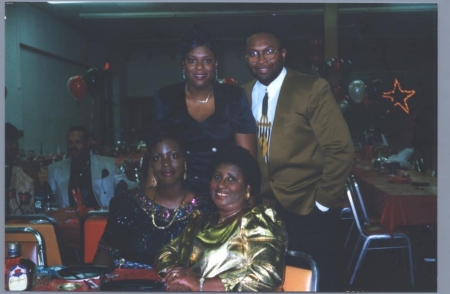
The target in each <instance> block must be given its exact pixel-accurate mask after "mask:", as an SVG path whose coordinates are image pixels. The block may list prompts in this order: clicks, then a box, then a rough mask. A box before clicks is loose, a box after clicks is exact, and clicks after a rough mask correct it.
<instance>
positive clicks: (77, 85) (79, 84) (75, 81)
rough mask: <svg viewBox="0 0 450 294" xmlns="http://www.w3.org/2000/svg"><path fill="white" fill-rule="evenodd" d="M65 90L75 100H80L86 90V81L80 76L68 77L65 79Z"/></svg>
mask: <svg viewBox="0 0 450 294" xmlns="http://www.w3.org/2000/svg"><path fill="white" fill-rule="evenodd" d="M67 90H69V93H70V94H71V95H72V96H73V97H74V98H75V99H76V100H81V99H83V98H84V96H85V95H86V92H87V87H86V82H85V81H84V79H83V77H82V76H73V77H70V78H69V80H68V81H67Z"/></svg>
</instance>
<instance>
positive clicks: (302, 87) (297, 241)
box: [244, 32, 354, 291]
mask: <svg viewBox="0 0 450 294" xmlns="http://www.w3.org/2000/svg"><path fill="white" fill-rule="evenodd" d="M245 58H246V61H247V65H248V68H249V69H250V72H251V73H252V75H253V76H254V77H255V78H256V80H253V81H251V82H250V83H248V84H246V85H244V88H245V89H246V91H247V97H248V98H249V102H250V104H251V106H252V112H253V115H254V117H255V120H256V122H257V128H258V130H257V133H258V147H259V148H258V162H259V164H260V167H261V172H262V177H263V184H262V190H261V196H262V201H263V202H264V203H266V204H269V205H272V206H273V207H275V209H276V211H277V212H278V214H279V215H280V217H281V218H282V219H283V220H284V221H285V223H286V227H287V231H288V236H289V245H288V246H289V249H291V250H301V251H304V252H307V253H309V254H310V255H312V257H313V258H314V259H315V260H316V262H317V263H318V267H319V270H320V274H321V276H320V279H319V280H320V281H321V283H320V286H319V290H320V291H335V290H336V277H335V276H334V274H333V272H334V271H333V247H332V246H333V239H334V238H333V231H334V230H333V221H334V220H335V217H334V216H335V211H336V209H334V208H335V207H336V205H337V204H338V202H339V201H340V200H341V199H342V196H343V193H344V185H345V181H346V178H347V176H348V175H349V173H350V168H351V164H352V160H353V156H354V147H353V143H352V138H351V136H350V132H349V130H348V126H347V123H346V121H345V119H344V118H343V116H342V113H341V111H340V109H339V107H338V106H337V104H336V102H335V99H334V97H333V94H332V92H331V91H330V86H329V84H328V83H327V81H325V80H324V79H322V78H319V77H316V76H310V75H306V74H302V73H300V72H297V71H294V70H291V69H287V68H285V67H284V60H285V58H286V49H285V48H284V47H283V45H282V44H281V42H280V39H279V38H278V37H277V36H276V35H275V34H273V33H267V32H259V33H256V34H253V35H251V36H250V37H248V38H247V41H246V48H245Z"/></svg>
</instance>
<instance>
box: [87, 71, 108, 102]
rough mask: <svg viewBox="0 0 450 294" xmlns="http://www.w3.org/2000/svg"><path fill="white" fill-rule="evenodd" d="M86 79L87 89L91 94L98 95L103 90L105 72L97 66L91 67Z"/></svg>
mask: <svg viewBox="0 0 450 294" xmlns="http://www.w3.org/2000/svg"><path fill="white" fill-rule="evenodd" d="M84 79H85V81H86V85H87V90H88V92H89V94H90V95H92V96H96V95H97V94H99V93H100V92H101V91H102V90H103V80H104V75H103V73H102V72H101V71H100V70H99V69H97V68H90V69H88V70H87V71H86V74H85V75H84Z"/></svg>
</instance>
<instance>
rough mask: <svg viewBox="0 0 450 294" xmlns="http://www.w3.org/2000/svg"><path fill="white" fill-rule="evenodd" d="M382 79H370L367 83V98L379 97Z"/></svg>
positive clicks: (373, 99)
mask: <svg viewBox="0 0 450 294" xmlns="http://www.w3.org/2000/svg"><path fill="white" fill-rule="evenodd" d="M382 87H383V81H382V80H380V79H376V80H373V81H371V82H370V83H369V84H368V85H367V89H366V94H367V96H368V98H369V99H370V100H372V101H375V100H378V99H381V96H382V95H383V89H382Z"/></svg>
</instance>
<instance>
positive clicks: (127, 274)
mask: <svg viewBox="0 0 450 294" xmlns="http://www.w3.org/2000/svg"><path fill="white" fill-rule="evenodd" d="M112 276H114V277H113V278H112V280H113V281H118V280H131V279H145V280H155V281H161V279H160V278H159V276H158V275H157V273H156V271H155V270H154V269H120V268H117V269H115V270H114V271H113V272H112ZM89 280H90V281H92V282H94V283H95V284H97V285H99V284H100V279H99V278H98V277H97V278H92V279H89ZM65 283H75V284H77V285H79V286H78V287H79V288H78V289H76V291H98V289H90V288H89V287H88V285H87V284H86V283H85V282H84V281H82V280H75V281H73V280H64V279H61V278H58V277H56V278H53V279H51V280H50V281H45V282H42V283H35V285H34V286H33V291H61V290H59V289H58V286H60V285H62V284H65Z"/></svg>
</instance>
